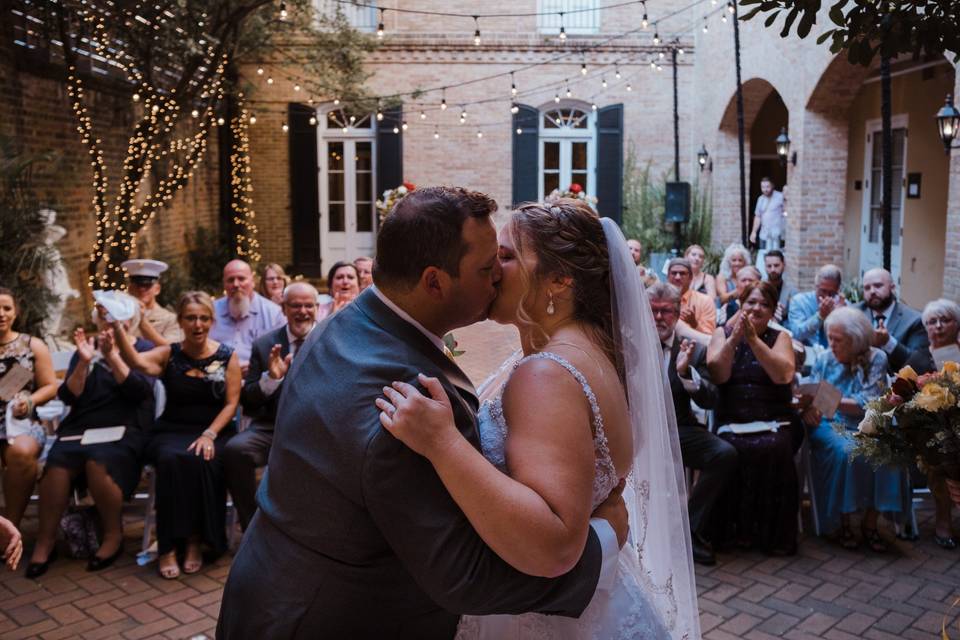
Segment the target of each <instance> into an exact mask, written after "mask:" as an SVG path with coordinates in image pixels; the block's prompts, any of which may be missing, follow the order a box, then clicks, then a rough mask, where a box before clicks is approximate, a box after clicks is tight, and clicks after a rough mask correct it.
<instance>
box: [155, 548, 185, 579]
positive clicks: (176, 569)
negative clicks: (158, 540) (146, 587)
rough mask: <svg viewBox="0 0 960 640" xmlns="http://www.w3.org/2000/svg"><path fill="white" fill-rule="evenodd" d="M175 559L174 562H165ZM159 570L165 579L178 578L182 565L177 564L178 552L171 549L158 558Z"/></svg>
mask: <svg viewBox="0 0 960 640" xmlns="http://www.w3.org/2000/svg"><path fill="white" fill-rule="evenodd" d="M171 558H172V559H173V564H165V562H167V561H169V560H170V559H171ZM157 571H158V572H159V573H160V577H161V578H163V579H164V580H176V579H177V578H179V577H180V565H178V564H177V552H176V551H171V552H170V553H167V554H164V555H163V556H160V558H158V559H157Z"/></svg>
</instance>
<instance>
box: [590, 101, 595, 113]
mask: <svg viewBox="0 0 960 640" xmlns="http://www.w3.org/2000/svg"><path fill="white" fill-rule="evenodd" d="M590 108H591V109H593V110H594V111H596V110H597V103H596V102H594V103H593V104H591V105H590Z"/></svg>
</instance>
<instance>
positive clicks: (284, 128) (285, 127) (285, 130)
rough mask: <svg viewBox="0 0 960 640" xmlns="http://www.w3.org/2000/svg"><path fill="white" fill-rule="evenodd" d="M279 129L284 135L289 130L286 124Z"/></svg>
mask: <svg viewBox="0 0 960 640" xmlns="http://www.w3.org/2000/svg"><path fill="white" fill-rule="evenodd" d="M280 128H281V129H283V132H284V133H286V132H287V131H289V130H290V127H288V126H287V123H286V122H284V123H283V124H282V125H280Z"/></svg>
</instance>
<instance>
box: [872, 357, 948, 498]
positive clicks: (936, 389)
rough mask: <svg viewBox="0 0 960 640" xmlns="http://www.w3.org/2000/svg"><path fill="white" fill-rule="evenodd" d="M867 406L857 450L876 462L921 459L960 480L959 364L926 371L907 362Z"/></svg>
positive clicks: (914, 461)
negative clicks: (927, 372) (885, 389)
mask: <svg viewBox="0 0 960 640" xmlns="http://www.w3.org/2000/svg"><path fill="white" fill-rule="evenodd" d="M866 409H867V413H866V415H865V416H864V418H863V420H862V421H861V422H860V426H859V428H858V433H856V434H855V435H854V439H855V440H856V445H855V447H854V454H860V455H863V456H864V457H866V458H867V459H868V460H870V461H871V462H872V463H873V464H874V465H875V466H881V465H887V464H892V465H910V464H914V463H919V464H921V465H922V466H923V467H925V468H927V469H938V470H939V471H941V472H943V473H944V474H945V475H946V477H948V478H951V479H953V480H960V364H957V363H956V362H946V363H944V365H943V369H941V370H940V371H937V372H935V373H929V374H925V375H922V376H918V375H917V372H916V371H914V370H913V369H912V368H911V367H904V368H903V369H901V370H900V371H899V372H898V373H897V376H896V379H895V380H894V382H893V385H892V386H891V387H890V389H889V390H887V392H886V393H885V394H884V395H883V396H881V397H879V398H877V399H876V400H873V401H871V402H869V403H867V406H866Z"/></svg>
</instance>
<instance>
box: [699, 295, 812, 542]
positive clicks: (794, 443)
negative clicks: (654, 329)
mask: <svg viewBox="0 0 960 640" xmlns="http://www.w3.org/2000/svg"><path fill="white" fill-rule="evenodd" d="M740 305H741V309H742V311H741V313H740V315H739V317H738V318H737V320H736V321H734V322H731V323H729V324H728V325H727V326H726V327H722V328H719V329H717V330H716V332H714V334H713V339H712V340H711V342H710V347H709V349H708V350H707V368H708V369H709V371H710V375H711V378H712V379H713V380H714V382H715V383H716V384H717V385H718V388H719V391H720V399H719V402H718V404H717V409H716V422H717V424H718V425H727V424H731V423H749V422H754V421H769V422H773V423H776V427H774V428H775V429H776V430H773V429H771V430H769V431H762V432H759V433H742V434H736V433H722V434H721V435H720V437H721V438H723V439H724V440H726V441H727V442H729V443H730V444H732V445H733V446H734V447H736V449H737V453H738V455H739V458H738V459H739V466H738V473H737V474H736V476H735V477H734V479H733V481H732V482H731V483H730V486H729V487H728V489H727V491H726V492H725V494H724V496H723V498H722V500H721V503H720V504H718V506H717V508H716V509H714V515H713V518H712V521H713V526H712V527H711V529H712V531H713V536H714V538H713V541H714V544H720V545H725V544H729V543H730V542H733V541H736V543H737V544H738V545H740V546H743V547H752V546H754V545H757V546H759V547H760V548H761V549H763V550H764V551H767V552H770V553H776V554H792V553H794V552H795V551H796V547H797V512H798V509H799V506H800V505H799V482H798V480H797V470H796V467H795V466H794V464H793V455H794V452H796V450H797V449H799V447H800V443H801V442H802V440H803V430H802V425H800V424H799V420H798V419H797V416H796V414H795V413H794V411H793V408H792V406H791V403H792V400H793V396H792V393H791V387H790V385H791V382H792V381H793V374H794V354H793V346H792V342H791V340H790V336H789V335H787V333H786V332H784V331H778V330H777V329H774V328H772V327H770V326H769V323H770V321H771V320H772V319H773V312H774V310H775V309H776V308H777V293H776V290H775V289H774V288H773V286H772V285H771V284H770V283H769V282H758V283H756V284H751V285H749V286H747V287H746V288H745V289H744V291H743V293H741V294H740ZM721 431H723V429H722V427H721Z"/></svg>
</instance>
